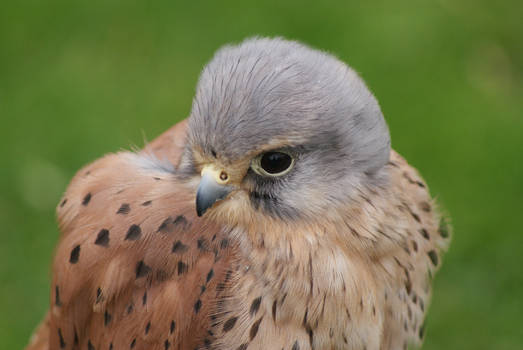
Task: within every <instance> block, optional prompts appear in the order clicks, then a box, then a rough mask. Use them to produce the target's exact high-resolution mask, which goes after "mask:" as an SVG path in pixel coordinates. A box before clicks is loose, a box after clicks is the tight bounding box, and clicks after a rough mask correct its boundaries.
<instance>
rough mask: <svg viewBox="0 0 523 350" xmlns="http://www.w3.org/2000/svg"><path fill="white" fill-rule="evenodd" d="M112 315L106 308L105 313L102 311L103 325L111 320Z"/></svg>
mask: <svg viewBox="0 0 523 350" xmlns="http://www.w3.org/2000/svg"><path fill="white" fill-rule="evenodd" d="M112 318H113V317H112V316H111V314H110V313H109V312H107V310H105V313H104V326H107V325H108V324H109V323H110V322H111V320H112Z"/></svg>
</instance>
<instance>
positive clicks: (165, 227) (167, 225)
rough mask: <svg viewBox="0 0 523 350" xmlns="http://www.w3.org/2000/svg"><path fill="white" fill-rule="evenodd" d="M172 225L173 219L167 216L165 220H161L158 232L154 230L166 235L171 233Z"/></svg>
mask: <svg viewBox="0 0 523 350" xmlns="http://www.w3.org/2000/svg"><path fill="white" fill-rule="evenodd" d="M172 223H173V218H172V217H171V216H169V217H168V218H167V219H165V220H163V222H162V223H161V224H160V226H159V227H158V230H156V232H162V233H167V232H170V231H172V228H173V227H172Z"/></svg>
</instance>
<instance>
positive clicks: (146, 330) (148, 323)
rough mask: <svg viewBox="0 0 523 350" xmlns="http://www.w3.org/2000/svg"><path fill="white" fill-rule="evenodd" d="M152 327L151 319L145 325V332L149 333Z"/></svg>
mask: <svg viewBox="0 0 523 350" xmlns="http://www.w3.org/2000/svg"><path fill="white" fill-rule="evenodd" d="M150 329H151V321H149V322H147V324H146V325H145V334H147V333H149V330H150Z"/></svg>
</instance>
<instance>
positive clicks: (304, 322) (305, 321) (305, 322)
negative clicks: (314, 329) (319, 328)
mask: <svg viewBox="0 0 523 350" xmlns="http://www.w3.org/2000/svg"><path fill="white" fill-rule="evenodd" d="M308 314H309V308H306V309H305V314H304V315H303V321H301V323H302V325H304V326H305V325H306V324H307V315H308Z"/></svg>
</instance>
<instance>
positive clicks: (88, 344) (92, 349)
mask: <svg viewBox="0 0 523 350" xmlns="http://www.w3.org/2000/svg"><path fill="white" fill-rule="evenodd" d="M87 350H95V349H94V346H93V343H91V339H89V340H87Z"/></svg>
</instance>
